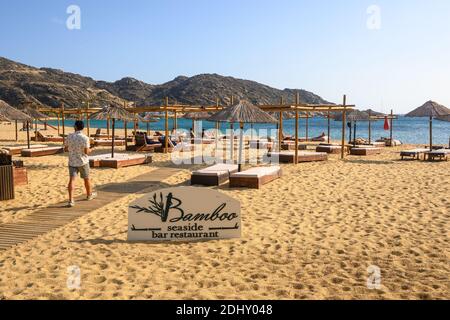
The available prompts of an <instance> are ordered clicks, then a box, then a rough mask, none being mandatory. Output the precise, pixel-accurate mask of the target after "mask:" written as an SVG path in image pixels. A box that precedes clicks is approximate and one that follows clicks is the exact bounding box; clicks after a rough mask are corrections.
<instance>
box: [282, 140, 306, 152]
mask: <svg viewBox="0 0 450 320" xmlns="http://www.w3.org/2000/svg"><path fill="white" fill-rule="evenodd" d="M307 149H308V145H306V144H299V145H298V150H307ZM281 150H295V141H289V140H286V141H283V142H282V143H281Z"/></svg>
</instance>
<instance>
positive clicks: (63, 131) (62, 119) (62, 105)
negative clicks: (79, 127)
mask: <svg viewBox="0 0 450 320" xmlns="http://www.w3.org/2000/svg"><path fill="white" fill-rule="evenodd" d="M61 111H62V115H61V121H62V134H63V144H65V142H66V126H65V123H64V102H62V103H61Z"/></svg>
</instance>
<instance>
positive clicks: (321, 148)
mask: <svg viewBox="0 0 450 320" xmlns="http://www.w3.org/2000/svg"><path fill="white" fill-rule="evenodd" d="M341 150H342V146H338V145H332V144H321V145H318V146H317V147H316V152H325V153H328V154H340V153H341Z"/></svg>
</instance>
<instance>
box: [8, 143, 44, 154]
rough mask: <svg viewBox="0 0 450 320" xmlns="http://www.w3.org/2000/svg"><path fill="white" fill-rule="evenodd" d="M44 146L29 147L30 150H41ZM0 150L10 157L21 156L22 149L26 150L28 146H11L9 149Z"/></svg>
mask: <svg viewBox="0 0 450 320" xmlns="http://www.w3.org/2000/svg"><path fill="white" fill-rule="evenodd" d="M47 147H48V146H47V145H45V144H35V145H30V149H42V148H47ZM0 149H2V150H5V151H6V152H7V153H8V154H9V155H10V156H14V155H17V154H21V153H22V150H23V149H28V146H11V147H0Z"/></svg>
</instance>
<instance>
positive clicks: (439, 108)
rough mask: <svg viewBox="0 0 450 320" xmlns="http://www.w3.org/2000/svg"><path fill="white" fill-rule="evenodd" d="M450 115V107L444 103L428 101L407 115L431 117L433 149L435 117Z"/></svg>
mask: <svg viewBox="0 0 450 320" xmlns="http://www.w3.org/2000/svg"><path fill="white" fill-rule="evenodd" d="M447 115H450V109H448V108H446V107H444V106H443V105H441V104H439V103H437V102H434V101H431V100H430V101H427V102H425V104H423V105H422V106H421V107H419V108H417V109H415V110H413V111H411V112H410V113H408V114H407V115H406V117H421V118H422V117H429V119H430V150H433V118H437V117H445V116H447Z"/></svg>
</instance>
